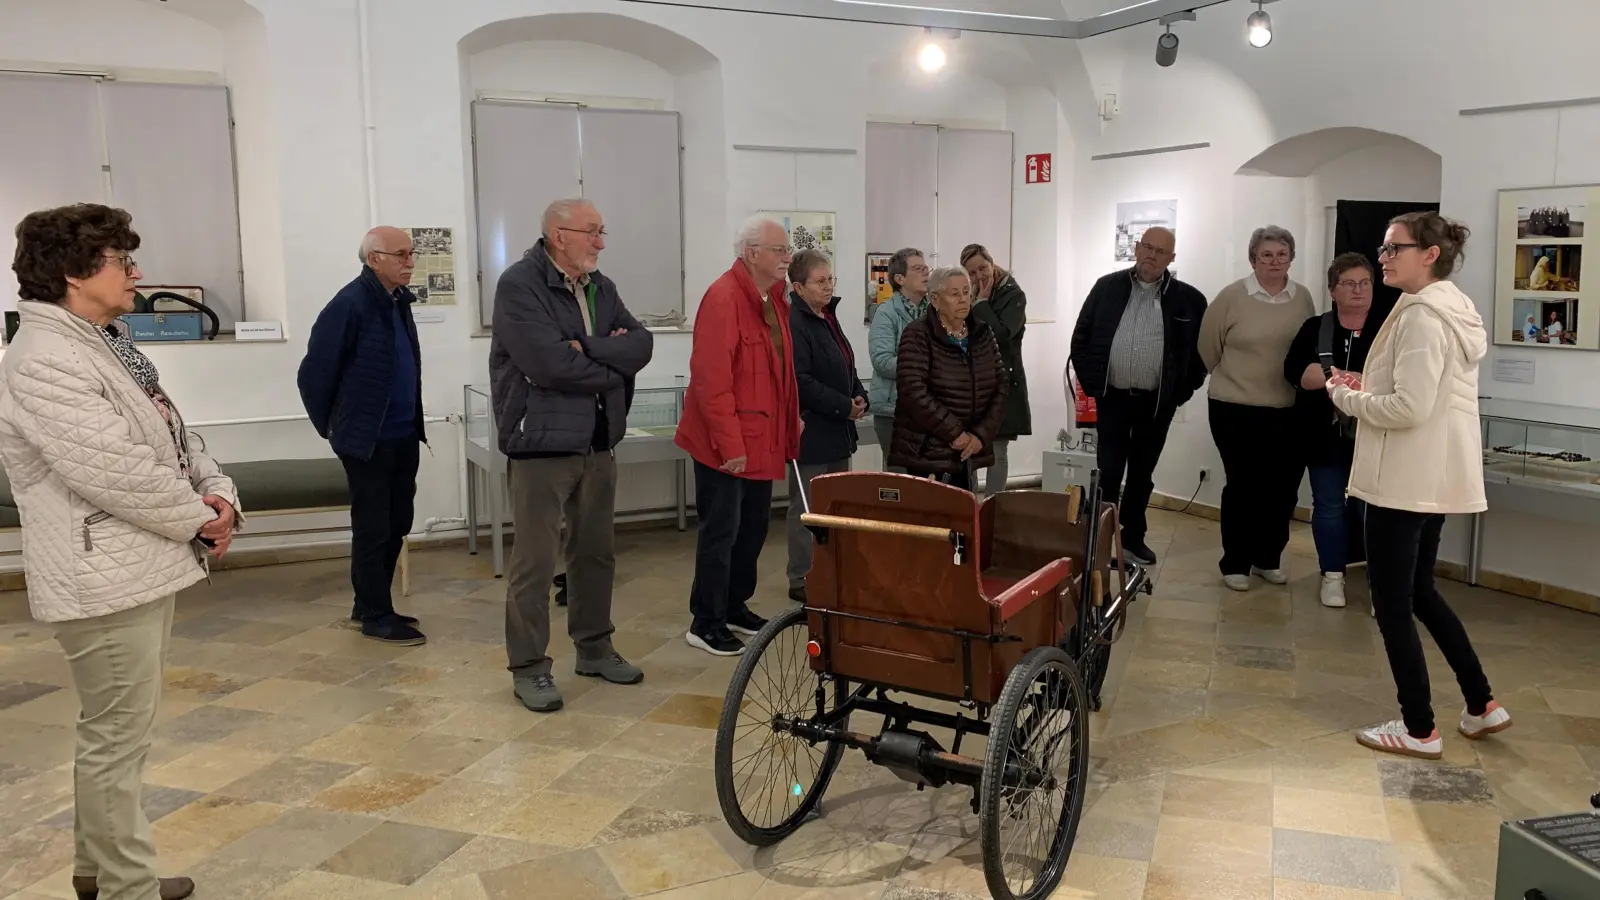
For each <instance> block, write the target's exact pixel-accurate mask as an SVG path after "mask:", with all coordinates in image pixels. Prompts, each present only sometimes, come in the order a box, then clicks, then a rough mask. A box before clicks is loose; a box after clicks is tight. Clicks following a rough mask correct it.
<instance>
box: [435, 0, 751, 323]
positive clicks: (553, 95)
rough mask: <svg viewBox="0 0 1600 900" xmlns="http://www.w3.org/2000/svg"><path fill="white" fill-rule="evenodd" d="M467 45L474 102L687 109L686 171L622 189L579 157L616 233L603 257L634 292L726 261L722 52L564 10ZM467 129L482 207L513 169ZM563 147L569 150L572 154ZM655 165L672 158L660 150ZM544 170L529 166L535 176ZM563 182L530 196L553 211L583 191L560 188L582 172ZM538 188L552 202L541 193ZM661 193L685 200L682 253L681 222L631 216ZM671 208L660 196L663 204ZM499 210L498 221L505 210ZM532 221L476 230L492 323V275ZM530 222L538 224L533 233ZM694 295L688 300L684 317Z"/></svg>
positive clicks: (698, 280) (587, 145) (484, 306)
mask: <svg viewBox="0 0 1600 900" xmlns="http://www.w3.org/2000/svg"><path fill="white" fill-rule="evenodd" d="M458 51H459V54H460V64H461V74H462V79H461V83H462V90H463V94H464V96H463V98H462V99H463V102H464V103H466V104H485V103H489V104H503V103H513V104H515V103H523V102H526V103H544V104H573V105H577V106H579V107H580V108H581V109H584V110H595V111H600V110H643V111H656V112H671V113H676V114H677V124H678V129H679V131H678V135H679V141H680V146H681V148H682V151H681V159H680V160H679V163H678V177H677V178H673V177H671V173H670V168H671V167H670V166H666V167H665V168H663V170H662V172H661V173H659V174H660V177H656V178H653V179H648V183H647V184H644V185H641V187H640V190H629V191H625V192H619V191H620V186H613V187H606V186H604V185H602V184H600V183H599V179H597V178H595V177H593V176H594V173H593V171H589V172H584V171H582V161H581V160H578V159H577V158H574V159H573V160H572V162H574V163H576V164H578V165H579V168H580V177H581V187H580V189H581V190H582V192H583V194H584V196H592V197H594V198H595V199H596V201H597V204H598V205H600V206H601V207H602V208H601V210H600V211H601V214H602V215H603V216H605V218H606V230H607V232H608V233H609V234H610V235H611V238H610V239H609V242H610V246H609V247H608V251H607V256H606V259H604V260H602V266H603V267H606V266H609V268H607V271H608V274H611V275H612V277H614V278H616V279H617V280H618V284H619V287H621V288H622V289H623V291H624V294H625V296H626V295H627V293H628V292H629V291H630V290H631V291H632V292H633V294H634V296H641V295H643V294H644V292H645V291H646V290H647V289H648V286H647V285H646V284H644V283H642V282H644V281H645V280H646V279H654V280H656V282H657V283H658V284H659V283H660V282H665V281H669V280H670V281H671V282H677V283H682V282H687V283H688V284H691V285H693V284H706V283H709V282H710V281H711V280H712V279H713V278H715V275H716V273H717V272H718V271H720V269H721V268H722V267H725V265H726V259H725V257H726V251H725V250H724V249H723V244H724V241H722V240H721V239H722V237H723V236H724V235H723V233H724V232H725V231H726V230H727V229H726V223H725V219H726V206H727V204H726V190H727V188H726V183H727V174H726V173H727V150H726V140H725V138H724V132H725V128H724V113H723V85H722V66H721V62H720V61H719V60H718V59H717V57H716V56H715V55H713V54H712V53H711V52H710V51H708V50H707V49H706V48H705V47H703V46H701V45H700V44H699V43H697V42H695V41H693V40H690V39H689V38H687V37H684V36H683V35H681V34H678V33H677V32H674V31H671V30H669V29H667V28H664V27H662V26H659V25H656V24H653V23H649V22H645V21H641V20H639V19H634V18H631V17H628V16H622V15H615V14H611V13H556V14H549V15H541V16H529V17H525V18H518V19H507V20H502V21H499V22H494V23H491V24H489V25H485V26H483V27H481V28H479V29H477V30H475V31H473V32H472V33H470V34H468V35H466V36H465V37H463V38H462V39H461V41H460V42H459V45H458ZM481 108H482V107H481V106H479V107H474V109H481ZM468 119H469V121H472V122H473V125H472V126H471V127H473V128H476V127H478V123H477V122H476V120H475V119H473V117H471V116H469V117H468ZM594 133H597V129H591V130H590V132H588V133H585V134H584V136H583V137H582V138H581V140H580V147H581V150H580V152H581V154H582V156H583V157H584V158H590V157H591V156H592V155H594V154H595V153H597V152H598V151H597V150H596V149H595V148H594V147H592V146H591V141H590V138H591V137H592V136H593V134H594ZM465 138H466V140H467V141H468V148H467V149H468V159H469V160H471V161H472V165H473V171H474V173H475V174H476V176H477V178H476V179H474V180H478V181H479V184H478V186H477V188H474V186H473V185H472V184H469V185H468V186H467V190H468V194H469V196H468V207H469V209H473V210H480V203H479V198H480V196H481V192H482V190H483V186H482V182H481V179H483V178H485V177H492V178H498V177H501V176H499V175H493V174H491V170H492V169H493V168H494V166H495V165H496V163H495V162H494V161H493V160H490V159H489V157H488V148H486V147H484V146H482V145H481V144H479V145H476V146H475V145H474V144H473V143H472V142H473V140H474V135H473V134H472V133H470V132H469V133H468V134H467V135H466V136H465ZM530 149H531V148H530ZM553 152H556V153H557V155H558V156H559V152H560V151H553ZM647 163H648V165H650V166H655V167H662V166H663V165H664V164H663V163H662V161H661V160H660V159H656V158H652V159H651V160H648V161H647ZM534 175H535V173H532V172H530V173H528V177H529V178H533V177H534ZM563 179H564V176H560V177H554V178H550V179H547V181H548V184H547V185H534V184H532V183H531V182H530V183H525V184H524V185H523V188H524V189H525V190H526V191H527V192H528V200H529V202H533V203H536V205H537V206H538V207H539V208H540V209H542V208H543V206H544V204H546V203H548V202H549V201H551V200H555V199H558V197H559V194H558V193H557V192H560V193H563V194H564V193H566V192H567V191H569V190H571V189H570V188H562V187H558V185H564V184H566V183H567V182H568V181H570V179H566V180H563ZM680 179H681V181H680ZM680 184H681V191H679V196H678V197H673V196H671V193H670V192H671V191H672V190H673V189H674V188H677V187H679V185H680ZM546 194H549V195H550V196H545V195H546ZM534 195H537V196H538V197H539V198H541V199H539V200H538V201H534V200H533V199H532V198H533V196H534ZM651 198H656V199H659V200H661V201H678V202H681V207H680V209H681V215H680V216H679V220H680V222H679V224H680V234H681V238H680V240H681V247H682V249H681V252H679V251H677V250H676V249H669V248H666V247H665V245H664V242H663V240H662V233H663V230H664V229H666V228H667V227H668V225H669V224H670V223H664V222H663V223H655V224H654V225H652V224H650V222H649V221H648V216H646V217H642V218H641V217H640V216H638V215H635V214H631V213H632V212H637V211H633V210H631V207H632V205H634V204H638V203H648V202H649V200H650V199H651ZM661 205H662V204H661V203H657V204H653V205H652V207H651V208H652V210H654V209H655V208H656V207H658V206H661ZM666 205H670V203H667V204H666ZM606 207H610V209H608V208H606ZM489 215H490V218H491V219H494V215H493V214H489ZM668 218H670V216H668ZM530 224H531V223H529V222H527V221H522V222H516V223H507V222H504V221H501V220H495V221H483V222H476V223H475V225H474V227H473V228H472V229H471V231H472V234H471V236H470V237H471V240H472V241H473V244H474V245H475V246H477V247H478V248H479V251H480V253H479V260H480V266H482V268H483V270H484V271H483V277H484V285H483V289H482V294H481V298H482V302H481V303H480V309H481V312H482V315H483V317H484V323H485V324H488V321H489V318H490V316H491V309H492V299H493V294H494V285H493V283H492V282H491V278H492V277H493V275H492V273H494V272H498V271H499V270H500V269H502V268H503V266H504V265H505V264H506V263H507V262H508V261H509V260H510V259H514V258H515V254H517V253H520V252H521V251H522V250H523V249H525V247H526V245H531V243H532V242H533V241H534V240H536V239H537V233H536V232H537V229H536V228H531V229H530ZM530 230H531V231H532V232H533V233H528V232H530ZM480 231H481V232H482V233H481V234H480V233H479V232H480ZM513 232H514V233H513ZM646 245H648V249H647V247H646ZM673 246H674V247H676V246H677V245H676V244H674V245H673ZM641 253H643V254H644V255H643V256H640V255H639V254H641ZM673 263H677V264H678V265H680V266H681V269H682V272H681V273H680V272H677V271H667V269H668V267H669V266H670V265H672V264H673ZM624 279H627V280H626V281H625V280H624ZM657 293H660V291H659V289H657ZM691 300H692V298H688V297H686V298H684V301H685V302H684V304H683V306H682V307H680V308H679V315H680V316H681V315H682V314H683V313H684V312H686V311H687V307H689V306H690V303H691ZM649 312H650V313H651V314H652V315H653V316H654V317H655V318H654V319H653V320H652V324H663V325H666V324H676V323H675V322H673V321H670V319H671V316H670V315H661V314H660V311H657V310H650V311H649ZM677 321H678V322H681V321H682V319H681V318H679V319H678V320H677Z"/></svg>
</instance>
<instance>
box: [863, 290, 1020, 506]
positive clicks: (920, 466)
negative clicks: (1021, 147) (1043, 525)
mask: <svg viewBox="0 0 1600 900" xmlns="http://www.w3.org/2000/svg"><path fill="white" fill-rule="evenodd" d="M928 296H929V298H930V299H931V300H932V302H931V303H930V304H929V305H928V312H927V313H926V314H925V315H924V316H923V317H922V318H920V319H918V320H916V321H915V322H912V323H911V324H910V325H907V326H906V330H905V332H904V333H903V334H902V335H901V336H900V352H899V356H898V362H897V363H896V366H895V379H896V382H897V385H896V386H897V389H898V392H899V400H898V401H897V402H896V403H895V414H894V439H893V440H892V441H891V442H890V445H889V464H890V465H893V466H900V467H903V468H904V469H905V470H906V471H907V472H909V473H910V474H912V475H917V476H921V477H933V478H936V479H937V480H939V481H942V482H944V483H945V484H949V485H952V486H954V487H959V488H961V489H963V490H971V489H972V483H971V479H972V470H973V469H981V468H985V467H987V466H989V465H992V464H993V463H994V438H995V432H997V431H999V429H1000V420H1001V418H1002V417H1003V416H1004V415H1005V399H1006V388H1007V379H1006V372H1005V366H1004V365H1003V364H1002V363H1001V360H1000V345H999V343H998V342H997V341H996V339H995V335H994V332H993V331H992V330H990V328H989V327H988V326H987V325H985V324H983V323H982V322H980V321H978V320H977V319H975V318H972V317H971V316H970V315H969V314H970V313H971V310H972V299H971V297H972V295H971V283H970V282H969V281H968V279H967V273H966V271H965V270H963V269H960V268H957V267H955V266H948V267H945V268H941V269H936V270H934V272H933V274H932V275H930V276H928Z"/></svg>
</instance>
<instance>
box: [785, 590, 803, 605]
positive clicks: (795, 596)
mask: <svg viewBox="0 0 1600 900" xmlns="http://www.w3.org/2000/svg"><path fill="white" fill-rule="evenodd" d="M789 599H790V600H793V601H794V602H796V603H800V604H804V603H805V602H806V589H805V588H803V587H792V588H789Z"/></svg>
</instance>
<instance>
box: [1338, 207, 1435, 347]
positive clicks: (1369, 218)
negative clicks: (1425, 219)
mask: <svg viewBox="0 0 1600 900" xmlns="http://www.w3.org/2000/svg"><path fill="white" fill-rule="evenodd" d="M1336 209H1337V212H1338V220H1337V221H1336V222H1335V223H1334V228H1333V252H1334V255H1336V256H1337V255H1338V254H1340V253H1359V254H1361V255H1362V256H1365V257H1366V258H1367V262H1370V263H1372V270H1373V271H1374V272H1377V273H1379V274H1378V275H1377V277H1375V278H1374V279H1373V281H1374V282H1375V283H1374V284H1373V286H1372V312H1371V313H1369V314H1368V316H1367V322H1368V324H1369V326H1370V327H1372V328H1378V327H1381V326H1382V325H1383V322H1384V320H1385V319H1387V318H1388V317H1389V312H1390V311H1391V310H1393V309H1394V305H1395V303H1396V302H1397V301H1398V300H1399V299H1400V291H1399V290H1398V289H1396V288H1392V287H1389V286H1388V285H1386V284H1384V283H1383V275H1382V274H1381V273H1382V270H1381V269H1379V268H1378V245H1379V244H1382V243H1383V233H1384V232H1385V231H1387V230H1388V228H1389V220H1390V219H1393V218H1394V217H1395V216H1398V215H1402V214H1404V213H1408V212H1418V211H1427V212H1438V211H1439V204H1437V203H1415V202H1411V203H1408V202H1404V201H1389V200H1340V201H1339V202H1338V204H1337V207H1336Z"/></svg>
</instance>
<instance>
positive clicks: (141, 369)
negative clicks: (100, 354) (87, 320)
mask: <svg viewBox="0 0 1600 900" xmlns="http://www.w3.org/2000/svg"><path fill="white" fill-rule="evenodd" d="M95 330H97V331H99V332H100V334H101V336H102V337H104V338H105V339H106V345H107V346H109V347H110V348H111V352H113V353H115V354H117V358H118V359H120V360H122V364H123V365H125V366H127V367H128V371H129V372H132V373H133V380H134V381H137V382H138V383H139V387H141V388H144V392H145V393H146V394H154V393H155V391H156V385H157V383H158V382H159V381H160V380H161V373H160V372H158V371H156V364H155V363H153V362H151V361H150V357H148V356H145V355H144V354H143V353H141V352H140V351H139V348H138V347H135V346H134V345H133V341H132V340H130V339H129V338H128V337H127V336H126V335H123V334H121V333H120V332H118V331H116V330H115V329H113V328H96V329H95Z"/></svg>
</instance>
